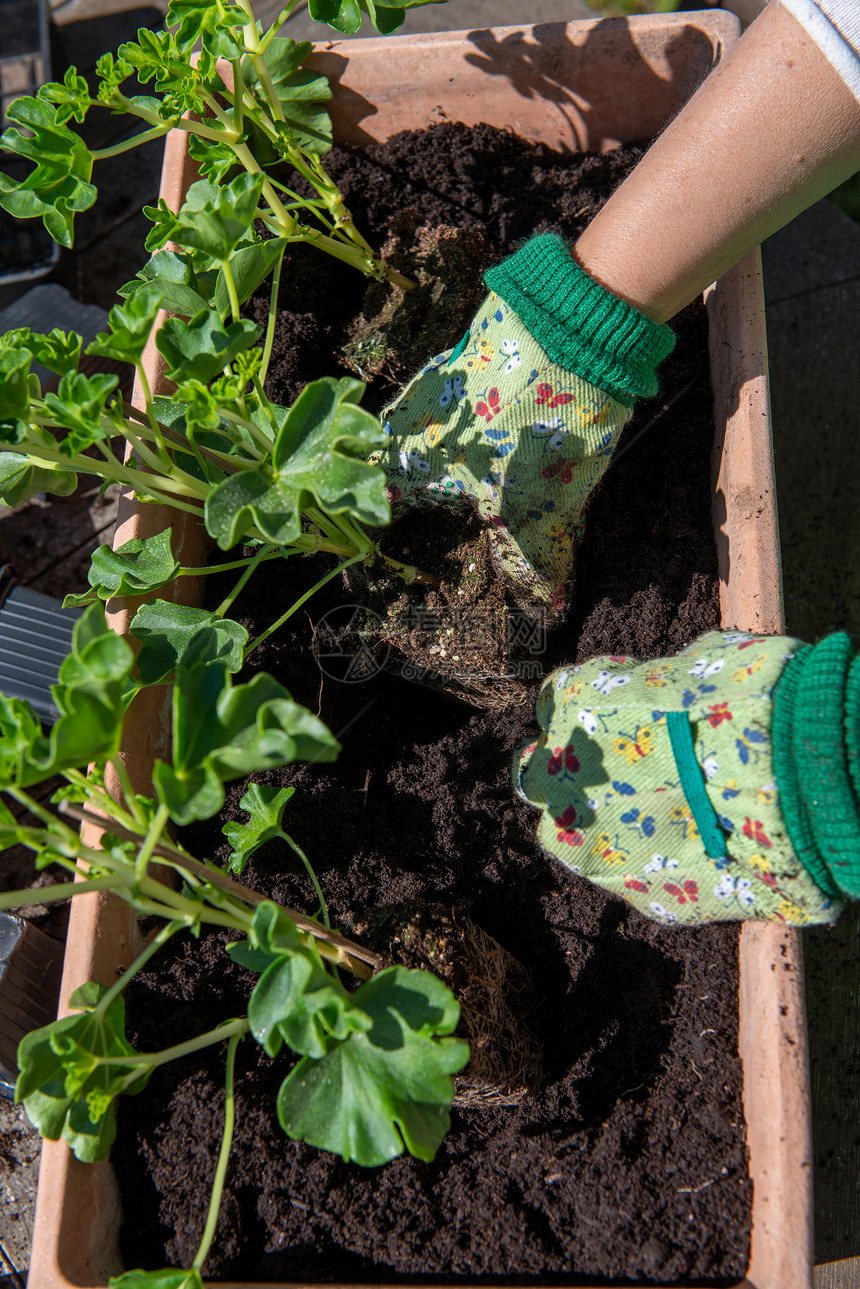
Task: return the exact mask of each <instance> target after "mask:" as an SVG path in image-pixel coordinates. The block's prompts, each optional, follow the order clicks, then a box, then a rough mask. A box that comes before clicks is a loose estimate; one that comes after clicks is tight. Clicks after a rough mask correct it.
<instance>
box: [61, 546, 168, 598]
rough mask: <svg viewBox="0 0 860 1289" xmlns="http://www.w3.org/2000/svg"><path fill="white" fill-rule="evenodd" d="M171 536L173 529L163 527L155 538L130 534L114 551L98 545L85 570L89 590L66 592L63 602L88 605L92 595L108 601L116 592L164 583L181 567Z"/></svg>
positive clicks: (139, 591)
mask: <svg viewBox="0 0 860 1289" xmlns="http://www.w3.org/2000/svg"><path fill="white" fill-rule="evenodd" d="M172 535H173V529H172V528H166V529H165V530H164V532H161V533H156V534H155V536H154V537H133V538H132V539H131V541H128V542H124V543H123V545H122V546H118V547H117V549H116V550H112V549H111V547H110V546H107V545H105V546H99V547H98V549H97V550H95V551H93V554H92V558H91V560H90V567H89V570H88V572H87V581H88V582H89V584H90V587H91V588H92V589H91V590H90V591H88V592H86V593H85V594H84V595H82V596H74V595H67V596H66V598H65V600H64V601H63V603H64V605H65V606H71V605H78V604H91V603H92V602H93V599H94V597H98V599H100V600H110V599H111V598H112V597H113V596H115V595H140V594H142V593H143V592H144V591H157V590H159V589H160V588H161V587H162V586H167V585H168V583H170V582H172V581H173V580H174V578H175V577H176V575H177V573H178V572H179V568H180V565H179V562H178V560H176V559H174V557H173V551H172V550H171V545H170V543H171V538H172Z"/></svg>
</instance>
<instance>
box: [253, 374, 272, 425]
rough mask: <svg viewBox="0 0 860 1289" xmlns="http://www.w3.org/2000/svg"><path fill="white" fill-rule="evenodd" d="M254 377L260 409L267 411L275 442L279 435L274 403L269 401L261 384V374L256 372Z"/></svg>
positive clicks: (255, 391)
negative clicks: (273, 407) (273, 409)
mask: <svg viewBox="0 0 860 1289" xmlns="http://www.w3.org/2000/svg"><path fill="white" fill-rule="evenodd" d="M252 379H253V385H254V393H255V394H256V395H257V400H258V405H259V408H260V411H262V412H265V414H266V416H267V417H268V421H269V425H270V426H271V427H272V441H273V442H274V440H275V439H277V437H278V422H277V421H276V420H275V414H274V412H273V411H272V404H271V403H270V402H269V400H268V398H266V391H265V390H264V389H263V386H262V385H261V384H260V377H259V375H258V374H255V375H254V377H253V378H252Z"/></svg>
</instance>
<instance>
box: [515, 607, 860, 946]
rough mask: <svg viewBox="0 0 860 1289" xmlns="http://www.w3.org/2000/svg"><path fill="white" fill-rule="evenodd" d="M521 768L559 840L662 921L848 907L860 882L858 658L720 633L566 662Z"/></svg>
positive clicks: (806, 917) (800, 920)
mask: <svg viewBox="0 0 860 1289" xmlns="http://www.w3.org/2000/svg"><path fill="white" fill-rule="evenodd" d="M537 715H538V722H539V724H540V726H541V731H542V732H541V735H540V737H539V739H538V740H537V742H535V743H531V744H529V745H528V746H527V747H525V748H524V749H522V751H521V752H520V753H519V754H518V755H517V756H516V757H515V760H514V779H515V784H516V786H517V788H518V790H519V792H520V795H521V796H523V797H524V798H525V799H526V800H527V801H529V802H530V803H531V804H532V805H534V806H536V807H538V808H539V809H540V811H541V815H540V819H539V822H538V830H537V831H538V840H539V841H540V843H541V845H542V846H543V847H544V849H545V850H547V851H549V852H550V854H552V855H554V856H555V857H556V858H557V859H559V860H561V862H562V863H563V864H565V865H566V866H567V867H568V868H569V869H571V870H572V871H573V872H574V873H579V874H581V875H582V876H584V877H587V878H588V879H589V880H590V881H592V882H595V883H596V884H597V885H598V886H601V887H603V888H604V889H605V890H607V891H609V892H611V893H612V894H615V895H620V896H621V897H622V898H623V899H626V900H628V901H629V902H630V903H631V904H633V905H634V906H635V907H636V908H637V909H639V910H640V912H642V913H645V914H646V915H648V916H649V917H652V918H656V919H658V920H660V921H662V922H692V923H696V922H711V921H726V920H730V921H739V920H743V919H749V918H757V919H764V920H770V921H772V920H778V921H783V922H787V923H790V924H793V925H796V926H802V925H804V924H806V923H815V922H832V921H833V920H834V919H835V918H836V916H837V915H838V913H839V910H840V908H841V902H842V901H843V899H845V898H846V897H850V898H854V899H857V898H860V813H858V807H857V802H858V799H860V657H858V658H857V659H855V658H854V652H853V649H852V646H851V641H850V638H849V637H848V636H847V635H844V634H839V635H832V636H828V637H827V638H826V639H825V640H823V641H822V642H821V643H820V644H818V645H815V646H809V645H803V644H802V642H800V641H798V640H794V639H790V638H786V637H781V636H775V637H756V636H750V635H745V634H744V633H742V632H738V631H727V632H712V633H710V634H709V635H705V636H703V637H702V638H701V639H699V640H698V641H696V642H695V643H694V644H692V645H690V646H689V647H688V648H687V649H685V650H684V651H683V652H682V653H680V654H678V655H677V657H674V658H666V659H660V660H658V661H656V662H644V663H638V662H636V661H635V660H634V659H632V658H621V657H610V658H597V659H595V660H593V661H591V662H588V663H586V664H584V665H583V666H581V667H567V668H563V669H561V670H558V671H555V672H553V673H552V675H551V676H549V677H548V678H547V680H546V681H545V683H544V685H543V688H542V690H541V694H540V698H539V700H538V708H537Z"/></svg>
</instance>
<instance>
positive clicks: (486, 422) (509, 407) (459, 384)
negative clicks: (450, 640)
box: [374, 234, 675, 621]
mask: <svg viewBox="0 0 860 1289" xmlns="http://www.w3.org/2000/svg"><path fill="white" fill-rule="evenodd" d="M485 281H486V284H487V286H488V287H489V289H490V294H489V296H488V297H487V299H486V300H485V301H484V303H483V305H482V306H481V308H480V309H479V310H478V312H477V314H476V316H475V319H474V321H473V322H472V325H471V326H470V328H469V330H468V331H467V333H466V335H465V336H464V337H463V339H462V340H461V341H460V343H459V344H458V345H456V346H455V348H454V349H452V350H450V351H447V352H445V353H442V354H439V355H438V356H437V357H436V358H433V359H432V360H431V361H430V362H429V363H428V365H427V366H426V367H425V368H424V370H423V371H421V372H420V373H419V374H418V375H417V376H416V377H415V379H414V380H413V381H412V382H411V384H409V385H408V386H407V387H406V389H405V390H403V392H402V393H401V394H400V395H399V397H398V398H397V400H396V401H395V402H394V403H393V404H392V405H391V407H390V408H388V410H387V411H386V412H385V413H384V414H383V421H384V427H383V428H384V430H385V431H386V433H388V434H389V435H390V436H391V444H390V447H388V448H387V449H386V450H384V451H383V453H382V454H380V455H377V456H376V457H375V458H374V460H375V461H376V462H377V463H378V464H381V465H382V467H383V468H384V470H385V473H386V476H387V479H388V483H389V496H390V498H391V502H392V511H393V515H394V517H395V518H397V516H398V514H399V513H402V512H403V511H404V509H405V508H406V507H408V506H427V505H430V504H445V505H454V506H459V507H461V508H463V509H464V510H467V509H469V508H472V509H474V510H477V512H478V514H479V515H480V517H481V519H482V520H483V521H484V524H485V525H486V529H487V533H488V538H487V540H488V543H489V549H490V558H491V563H492V566H493V568H494V571H495V573H496V575H497V576H498V577H499V578H500V579H501V581H502V583H503V584H504V588H505V590H507V591H509V592H510V596H509V599H510V601H511V602H512V603H513V604H514V605H515V606H517V607H518V608H521V609H524V610H526V611H533V610H534V609H536V608H539V609H542V610H544V611H545V612H546V613H547V616H548V618H549V619H550V621H551V620H552V618H553V616H554V615H557V614H558V612H559V611H560V610H561V608H562V607H563V605H564V601H565V597H566V590H567V583H568V581H569V579H570V577H571V572H572V562H573V553H574V550H575V548H576V545H577V543H578V541H579V538H580V534H581V526H582V525H581V516H582V511H583V507H584V505H585V503H586V501H587V499H588V496H589V494H590V493H591V491H592V489H593V488H594V486H595V484H596V483H597V481H598V480H599V479H600V477H601V475H602V474H603V472H604V470H605V469H606V467H607V465H608V463H609V459H610V456H611V455H612V451H613V448H614V447H615V444H616V442H617V441H618V436H619V434H620V433H621V429H622V427H623V426H624V424H625V423H626V421H627V420H628V419H629V417H630V415H631V407H632V404H633V401H634V399H635V398H636V397H638V396H640V395H644V396H647V395H653V394H655V393H656V391H657V380H656V374H655V373H656V368H657V365H658V363H659V362H660V361H662V359H663V358H664V357H666V355H667V354H668V353H670V352H671V350H672V348H673V346H674V343H675V339H674V335H673V333H672V331H671V330H670V328H668V327H665V326H659V325H657V324H656V323H653V322H650V321H649V320H648V319H647V318H644V317H642V315H640V314H638V313H637V312H636V311H635V310H634V309H632V308H630V306H629V305H627V304H625V303H624V302H623V301H621V300H619V299H617V298H616V297H615V296H612V295H610V294H609V292H607V291H605V290H604V289H603V288H602V287H601V286H599V285H598V284H597V283H596V282H595V281H594V280H593V279H592V278H590V277H588V275H587V274H586V273H584V272H583V271H582V269H580V268H579V267H578V265H577V264H576V262H575V261H574V260H573V259H572V257H571V255H570V253H569V252H568V250H567V248H566V247H565V244H564V242H563V241H562V240H561V238H559V237H556V236H553V235H549V234H547V235H542V236H538V237H533V238H532V239H531V240H530V241H529V242H527V243H526V244H525V245H524V246H523V247H522V248H521V249H520V250H519V251H517V252H516V253H515V254H514V255H512V256H511V257H510V258H509V259H507V260H505V261H504V262H503V263H502V264H500V265H498V266H497V267H496V268H493V269H491V270H490V271H489V272H488V273H487V274H486V275H485Z"/></svg>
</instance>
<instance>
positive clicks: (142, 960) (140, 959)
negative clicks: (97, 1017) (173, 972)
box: [97, 922, 182, 1011]
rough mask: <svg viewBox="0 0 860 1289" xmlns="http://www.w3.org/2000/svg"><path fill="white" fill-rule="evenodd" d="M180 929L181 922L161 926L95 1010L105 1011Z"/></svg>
mask: <svg viewBox="0 0 860 1289" xmlns="http://www.w3.org/2000/svg"><path fill="white" fill-rule="evenodd" d="M181 927H182V923H181V922H168V923H167V925H166V926H163V927H162V928H161V930H160V931H159V932H158V935H156V936H153V938H152V939H151V940H150V942H149V944H148V945H147V946H146V948H145V949H144V950H143V952H142V953H139V954H138V955H137V957H136V958H135V960H134V962H133V963H132V964H131V966H130V967H128V968H127V969H126V970H125V971H124V972H123V973H122V975H121V976H120V977H119V979H118V980H117V981H115V983H114V984H112V985H111V987H110V989H109V990H108V991H107V993H106V994H103V995H102V997H101V998H100V999H99V1002H98V1008H97V1010H98V1011H107V1009H108V1007H109V1006H110V1004H111V1003H112V1002H113V1000H114V998H117V997H118V996H119V995H120V994H121V993H122V991H123V990H124V989H125V987H126V985H128V984H130V983H131V981H132V980H134V978H135V976H136V975H137V973H138V972H139V971H141V970H142V969H143V968H144V967H145V966H146V964H147V963H148V962H149V960H150V958H152V957H154V955H155V954H156V953H158V950H159V949H160V948H161V947H162V945H165V944H167V941H168V940H169V939H170V937H171V936H172V935H175V934H176V932H177V931H179V930H180V929H181Z"/></svg>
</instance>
